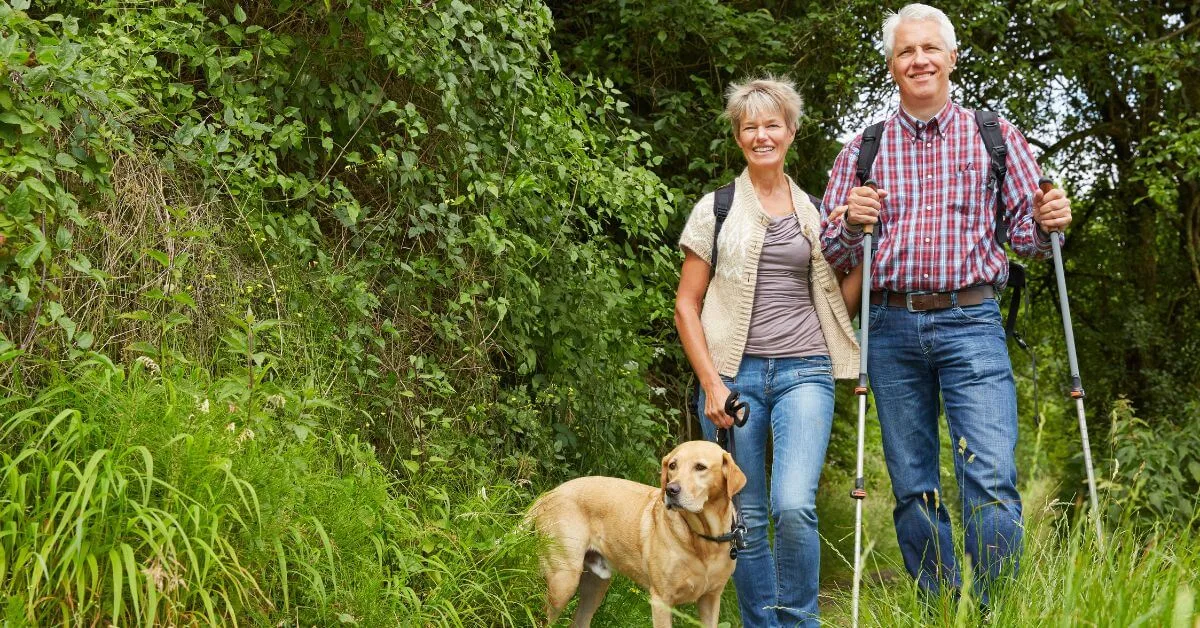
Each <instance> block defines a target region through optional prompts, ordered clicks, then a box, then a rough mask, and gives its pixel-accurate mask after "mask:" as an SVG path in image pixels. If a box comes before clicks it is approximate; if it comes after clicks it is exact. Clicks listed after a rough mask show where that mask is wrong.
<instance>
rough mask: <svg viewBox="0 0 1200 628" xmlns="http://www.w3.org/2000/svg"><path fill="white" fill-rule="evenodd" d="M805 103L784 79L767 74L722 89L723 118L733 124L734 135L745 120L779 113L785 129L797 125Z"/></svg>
mask: <svg viewBox="0 0 1200 628" xmlns="http://www.w3.org/2000/svg"><path fill="white" fill-rule="evenodd" d="M803 107H804V101H803V100H801V98H800V94H797V93H796V86H795V84H793V83H792V82H791V81H790V80H788V79H787V77H782V76H771V75H767V76H765V77H762V78H754V79H747V80H745V81H743V82H741V83H731V84H730V85H729V89H726V90H725V117H726V118H728V119H729V121H730V123H732V124H733V129H734V132H736V131H737V129H738V127H739V126H741V123H742V120H745V119H746V118H747V117H751V116H757V115H762V114H764V113H770V112H778V113H779V114H780V115H781V116H783V120H784V122H785V123H786V124H787V125H788V130H792V131H794V130H795V129H796V128H797V127H799V126H800V113H801V110H802V108H803Z"/></svg>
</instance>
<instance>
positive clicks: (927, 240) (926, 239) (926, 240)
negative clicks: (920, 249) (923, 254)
mask: <svg viewBox="0 0 1200 628" xmlns="http://www.w3.org/2000/svg"><path fill="white" fill-rule="evenodd" d="M925 243H926V244H928V243H929V238H925ZM925 276H926V277H928V276H929V275H925Z"/></svg>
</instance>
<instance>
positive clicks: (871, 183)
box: [862, 179, 879, 233]
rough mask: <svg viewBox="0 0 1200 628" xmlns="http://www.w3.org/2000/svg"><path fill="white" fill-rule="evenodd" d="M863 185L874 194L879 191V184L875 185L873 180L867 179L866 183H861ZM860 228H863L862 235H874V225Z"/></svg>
mask: <svg viewBox="0 0 1200 628" xmlns="http://www.w3.org/2000/svg"><path fill="white" fill-rule="evenodd" d="M863 185H865V186H867V187H869V188H871V189H872V190H874V191H876V192H878V191H879V184H878V183H875V179H867V181H866V183H863ZM862 228H863V233H874V231H875V225H874V224H869V225H863V226H862Z"/></svg>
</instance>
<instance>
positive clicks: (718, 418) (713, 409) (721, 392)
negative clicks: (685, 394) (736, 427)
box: [704, 379, 733, 429]
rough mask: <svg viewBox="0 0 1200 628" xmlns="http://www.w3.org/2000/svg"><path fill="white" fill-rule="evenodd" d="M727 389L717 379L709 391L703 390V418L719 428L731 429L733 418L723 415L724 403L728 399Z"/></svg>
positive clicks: (723, 383)
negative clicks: (706, 418)
mask: <svg viewBox="0 0 1200 628" xmlns="http://www.w3.org/2000/svg"><path fill="white" fill-rule="evenodd" d="M729 394H730V393H729V387H728V386H726V385H725V382H723V381H721V380H720V379H718V380H717V381H716V383H715V384H713V385H712V386H711V390H710V389H708V388H705V389H704V416H706V417H708V420H709V421H712V422H713V425H716V426H717V427H720V428H725V429H729V428H730V427H733V417H731V416H729V415H728V414H725V401H726V400H727V399H729Z"/></svg>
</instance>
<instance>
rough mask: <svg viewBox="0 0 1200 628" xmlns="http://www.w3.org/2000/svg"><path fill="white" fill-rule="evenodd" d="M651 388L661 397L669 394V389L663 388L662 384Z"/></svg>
mask: <svg viewBox="0 0 1200 628" xmlns="http://www.w3.org/2000/svg"><path fill="white" fill-rule="evenodd" d="M650 390H651V392H653V393H654V394H655V395H658V396H659V397H662V396H663V395H665V394H667V389H666V388H663V387H662V386H655V387H653V388H651V389H650Z"/></svg>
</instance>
